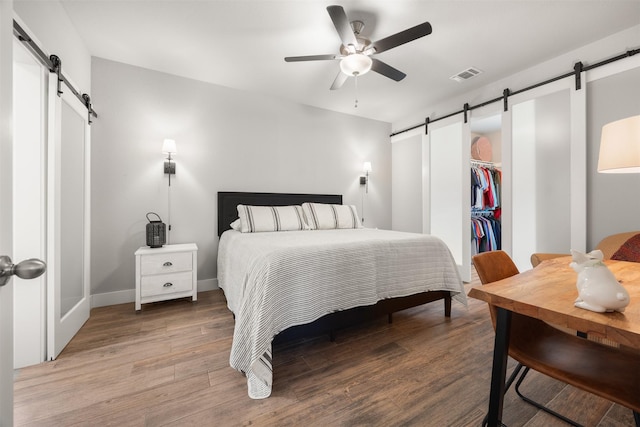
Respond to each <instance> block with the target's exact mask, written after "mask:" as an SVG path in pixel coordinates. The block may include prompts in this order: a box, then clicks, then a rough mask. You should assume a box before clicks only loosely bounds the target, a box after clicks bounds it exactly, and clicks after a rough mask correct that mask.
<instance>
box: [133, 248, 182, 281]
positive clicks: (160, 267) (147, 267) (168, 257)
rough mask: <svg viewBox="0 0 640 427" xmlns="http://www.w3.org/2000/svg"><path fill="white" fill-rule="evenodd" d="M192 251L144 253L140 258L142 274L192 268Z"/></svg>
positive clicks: (172, 271)
mask: <svg viewBox="0 0 640 427" xmlns="http://www.w3.org/2000/svg"><path fill="white" fill-rule="evenodd" d="M192 259H193V257H192V254H191V252H177V253H164V254H153V255H143V256H142V257H141V260H140V270H141V271H140V274H142V275H143V276H145V275H147V274H164V273H174V272H176V271H189V270H191V269H192Z"/></svg>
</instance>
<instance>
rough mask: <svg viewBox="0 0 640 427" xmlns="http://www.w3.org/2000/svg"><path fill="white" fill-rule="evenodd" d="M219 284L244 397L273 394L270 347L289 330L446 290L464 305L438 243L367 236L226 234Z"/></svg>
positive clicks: (355, 232) (362, 232)
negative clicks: (246, 390)
mask: <svg viewBox="0 0 640 427" xmlns="http://www.w3.org/2000/svg"><path fill="white" fill-rule="evenodd" d="M218 284H219V286H220V288H222V289H223V290H224V293H225V296H226V298H227V303H228V307H229V309H230V310H231V311H232V312H233V313H234V315H235V320H236V323H235V329H234V334H233V344H232V348H231V357H230V364H231V366H232V367H233V368H235V369H237V370H239V371H241V372H243V373H244V374H245V375H246V377H247V384H248V388H249V396H250V397H251V398H253V399H261V398H266V397H268V396H269V395H270V394H271V386H272V369H271V341H272V340H273V337H274V336H276V335H277V334H278V333H279V332H281V331H283V330H284V329H287V328H289V327H291V326H295V325H302V324H306V323H310V322H312V321H314V320H316V319H318V318H320V317H322V316H324V315H325V314H328V313H331V312H334V311H338V310H346V309H349V308H353V307H357V306H364V305H372V304H375V303H376V302H378V301H379V300H382V299H386V298H393V297H402V296H407V295H412V294H416V293H420V292H425V291H434V290H445V291H451V292H452V293H453V298H454V299H456V300H458V301H459V302H461V303H463V304H465V305H466V296H465V293H464V288H463V285H462V281H461V280H460V276H459V275H458V270H457V267H456V264H455V261H454V260H453V257H452V255H451V253H450V252H449V249H448V248H447V246H446V245H445V244H444V242H442V241H441V240H440V239H438V238H436V237H433V236H429V235H424V234H413V233H402V232H395V231H387V230H374V229H368V228H360V229H347V230H313V231H284V232H272V233H240V232H237V231H233V230H229V231H226V232H225V233H223V235H222V237H221V238H220V245H219V248H218Z"/></svg>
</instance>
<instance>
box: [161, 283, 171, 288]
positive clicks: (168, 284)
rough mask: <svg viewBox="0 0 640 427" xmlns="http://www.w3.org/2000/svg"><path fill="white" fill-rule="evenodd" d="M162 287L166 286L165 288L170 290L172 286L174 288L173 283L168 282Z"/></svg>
mask: <svg viewBox="0 0 640 427" xmlns="http://www.w3.org/2000/svg"><path fill="white" fill-rule="evenodd" d="M162 286H164V287H165V288H170V287H171V286H173V283H171V282H167V283H165V284H164V285H162Z"/></svg>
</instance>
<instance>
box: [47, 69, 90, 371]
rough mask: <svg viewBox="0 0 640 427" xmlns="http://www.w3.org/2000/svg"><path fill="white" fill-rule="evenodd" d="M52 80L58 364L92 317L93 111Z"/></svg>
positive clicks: (52, 349)
mask: <svg viewBox="0 0 640 427" xmlns="http://www.w3.org/2000/svg"><path fill="white" fill-rule="evenodd" d="M57 87H58V85H57V76H56V75H55V74H51V75H50V80H49V145H48V151H49V152H48V156H49V158H48V164H49V170H48V194H49V202H48V204H49V206H48V213H49V217H48V221H47V222H48V224H47V225H48V227H47V229H48V239H47V242H48V254H49V284H48V289H47V291H48V292H47V306H48V312H47V316H48V319H47V328H48V333H47V347H48V351H47V357H48V358H49V359H55V358H56V357H57V356H58V354H60V352H61V351H62V349H63V348H64V347H65V346H66V345H67V343H68V342H69V341H70V340H71V338H73V336H74V335H75V334H76V333H77V331H78V330H79V329H80V327H81V326H82V325H83V324H84V323H85V322H86V321H87V319H88V318H89V310H90V294H89V293H90V288H89V277H90V276H89V262H90V257H89V254H90V252H89V242H90V241H89V230H90V228H89V226H90V224H89V207H90V200H89V188H90V186H89V176H90V174H89V172H90V171H89V158H90V157H89V155H90V151H89V150H90V127H89V124H88V117H87V110H86V108H85V107H84V105H82V104H81V103H80V101H79V100H78V99H77V98H75V97H74V96H73V94H72V93H71V92H70V90H69V89H68V88H67V87H66V86H62V90H63V93H62V95H61V96H58V95H57V93H56V90H57Z"/></svg>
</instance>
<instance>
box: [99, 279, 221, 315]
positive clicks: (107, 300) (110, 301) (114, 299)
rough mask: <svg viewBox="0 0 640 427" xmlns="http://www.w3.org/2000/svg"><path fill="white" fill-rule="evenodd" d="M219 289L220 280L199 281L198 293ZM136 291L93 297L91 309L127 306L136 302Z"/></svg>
mask: <svg viewBox="0 0 640 427" xmlns="http://www.w3.org/2000/svg"><path fill="white" fill-rule="evenodd" d="M215 289H219V288H218V279H204V280H198V292H204V291H213V290H215ZM135 300H136V290H135V289H126V290H124V291H116V292H105V293H102V294H93V295H91V308H95V307H106V306H108V305H116V304H126V303H129V302H135Z"/></svg>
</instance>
